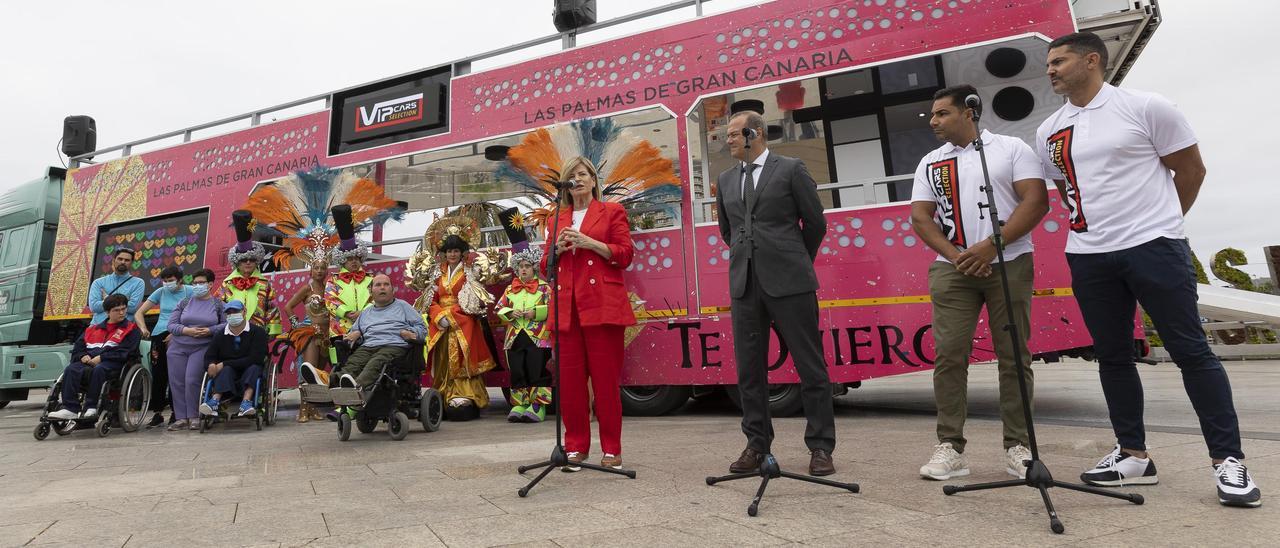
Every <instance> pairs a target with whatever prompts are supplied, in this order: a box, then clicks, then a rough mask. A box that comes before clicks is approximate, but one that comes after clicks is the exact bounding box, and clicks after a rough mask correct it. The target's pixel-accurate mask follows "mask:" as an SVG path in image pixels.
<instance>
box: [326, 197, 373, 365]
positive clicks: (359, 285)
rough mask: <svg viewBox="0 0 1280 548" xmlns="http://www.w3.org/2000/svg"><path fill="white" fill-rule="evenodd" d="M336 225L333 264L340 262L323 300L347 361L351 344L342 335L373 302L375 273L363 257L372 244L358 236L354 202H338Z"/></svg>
mask: <svg viewBox="0 0 1280 548" xmlns="http://www.w3.org/2000/svg"><path fill="white" fill-rule="evenodd" d="M330 212H331V213H332V214H333V223H334V225H335V226H336V227H337V231H338V239H339V243H338V246H337V248H336V249H334V250H333V255H332V260H333V264H335V265H338V266H339V267H340V269H339V270H338V275H337V276H334V277H332V278H330V279H329V283H328V285H327V286H326V287H325V292H324V302H325V306H327V307H328V308H329V314H330V315H332V316H333V319H332V320H331V321H330V322H329V338H330V339H331V340H332V341H333V342H334V343H335V345H336V346H337V356H336V357H337V360H338V362H339V363H341V362H345V361H346V358H347V355H348V354H349V353H350V347H349V346H347V345H346V344H344V343H341V342H340V341H339V339H341V338H342V337H344V336H346V334H347V331H350V330H351V325H352V324H353V323H355V321H356V318H357V317H359V316H360V312H361V311H363V310H364V309H365V308H368V307H369V305H370V304H371V303H372V302H373V300H372V297H371V294H370V292H369V284H371V283H373V277H372V276H370V275H369V273H367V272H365V270H364V260H365V258H367V257H368V256H369V245H368V244H367V243H365V242H362V241H359V240H357V239H356V231H355V223H354V222H353V220H352V216H351V206H349V205H337V206H333V209H331V210H330Z"/></svg>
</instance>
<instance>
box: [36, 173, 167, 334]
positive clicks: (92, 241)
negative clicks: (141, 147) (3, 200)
mask: <svg viewBox="0 0 1280 548" xmlns="http://www.w3.org/2000/svg"><path fill="white" fill-rule="evenodd" d="M90 169H92V168H86V169H80V170H71V171H70V172H68V173H67V179H66V181H64V182H63V184H62V210H61V211H60V212H59V214H58V236H57V240H56V245H55V247H54V250H53V265H52V268H51V269H50V273H49V294H48V297H47V299H46V301H45V318H46V319H58V318H65V317H78V316H81V315H83V314H84V311H85V307H86V305H87V303H88V290H89V282H90V281H91V279H90V278H91V276H92V275H93V265H94V261H95V260H96V258H97V250H96V246H97V240H98V227H99V226H100V225H103V224H109V223H114V222H119V221H128V220H133V219H139V218H141V217H143V216H145V215H146V213H147V192H146V190H147V185H146V181H147V180H146V172H147V165H146V162H144V161H143V159H142V156H140V155H139V156H132V157H129V158H121V159H119V160H115V161H112V162H109V163H107V164H103V165H102V167H101V169H98V170H97V171H96V172H95V173H93V174H92V175H89V176H86V177H80V176H79V175H80V174H81V173H82V172H84V171H89V170H90Z"/></svg>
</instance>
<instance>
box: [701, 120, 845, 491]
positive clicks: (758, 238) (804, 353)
mask: <svg viewBox="0 0 1280 548" xmlns="http://www.w3.org/2000/svg"><path fill="white" fill-rule="evenodd" d="M766 131H767V129H766V127H765V123H764V117H763V116H761V115H760V114H758V113H756V112H752V111H742V112H739V113H737V114H734V115H733V117H731V118H730V119H729V126H728V128H727V133H726V138H725V141H726V144H727V145H728V146H729V151H730V154H731V155H732V156H733V158H734V159H735V160H737V162H736V164H735V165H734V166H733V167H732V168H729V169H727V170H725V171H724V172H723V173H721V174H720V176H719V178H718V179H717V180H716V208H717V211H718V218H719V222H720V237H721V238H722V239H723V240H724V243H725V245H727V246H728V247H729V294H730V297H731V299H732V300H731V301H730V302H731V305H732V307H733V312H732V314H731V317H732V320H733V350H734V354H735V355H736V357H737V361H738V391H739V392H740V393H741V394H742V433H743V434H745V435H746V437H747V447H746V449H743V451H742V454H741V455H740V456H739V457H738V460H737V461H735V462H734V463H733V464H731V465H730V466H729V471H730V472H732V473H745V472H754V471H756V470H757V469H759V467H760V464H761V462H762V461H763V460H764V456H765V455H766V454H768V453H769V452H770V445H771V444H772V443H773V422H772V420H771V419H770V417H769V384H768V383H769V371H768V369H767V368H768V360H767V354H768V352H769V330H770V326H773V327H774V328H776V329H777V330H778V335H779V338H780V339H781V340H782V343H783V344H785V345H786V348H787V349H788V350H789V351H790V353H791V361H792V363H793V364H795V368H796V373H797V374H799V375H800V386H801V388H800V394H801V396H800V397H801V400H802V401H803V403H804V415H805V420H806V422H807V427H806V428H805V434H804V442H805V445H806V446H808V448H809V473H810V474H812V475H814V476H826V475H829V474H833V473H835V465H834V464H833V463H832V460H831V451H833V450H834V449H835V446H836V428H835V415H834V410H833V405H832V398H831V377H830V375H829V374H828V373H827V363H826V360H825V359H824V358H823V356H822V342H821V341H820V340H819V336H820V333H819V328H818V276H817V273H815V272H814V269H813V261H814V258H816V257H817V256H818V247H819V246H820V245H821V244H822V238H823V236H824V235H825V234H826V233H827V220H826V217H824V216H823V212H822V202H821V200H819V199H818V187H817V184H816V183H814V182H813V177H810V176H809V171H808V170H807V169H806V168H805V166H804V162H801V161H800V160H797V159H795V158H788V157H785V156H782V155H780V154H772V153H771V152H770V151H769V148H768V143H767V138H766V137H765V135H766Z"/></svg>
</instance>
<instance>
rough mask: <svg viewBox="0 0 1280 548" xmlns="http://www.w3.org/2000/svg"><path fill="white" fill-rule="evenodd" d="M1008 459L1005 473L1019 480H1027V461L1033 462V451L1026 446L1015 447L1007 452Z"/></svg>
mask: <svg viewBox="0 0 1280 548" xmlns="http://www.w3.org/2000/svg"><path fill="white" fill-rule="evenodd" d="M1005 455H1006V456H1007V457H1008V460H1007V462H1006V463H1005V469H1004V471H1005V472H1008V473H1009V475H1010V476H1013V477H1015V478H1018V479H1027V461H1029V460H1031V450H1030V449H1027V448H1026V446H1024V445H1015V446H1013V447H1010V448H1009V450H1008V451H1005Z"/></svg>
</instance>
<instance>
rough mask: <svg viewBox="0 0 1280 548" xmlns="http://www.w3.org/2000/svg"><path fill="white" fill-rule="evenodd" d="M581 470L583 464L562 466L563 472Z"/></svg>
mask: <svg viewBox="0 0 1280 548" xmlns="http://www.w3.org/2000/svg"><path fill="white" fill-rule="evenodd" d="M581 470H582V467H581V466H563V467H561V468H560V471H561V472H579V471H581Z"/></svg>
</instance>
